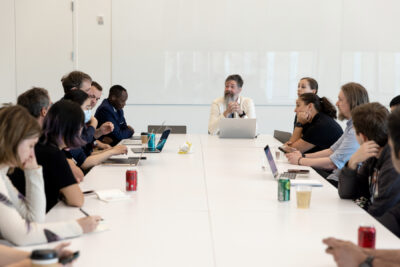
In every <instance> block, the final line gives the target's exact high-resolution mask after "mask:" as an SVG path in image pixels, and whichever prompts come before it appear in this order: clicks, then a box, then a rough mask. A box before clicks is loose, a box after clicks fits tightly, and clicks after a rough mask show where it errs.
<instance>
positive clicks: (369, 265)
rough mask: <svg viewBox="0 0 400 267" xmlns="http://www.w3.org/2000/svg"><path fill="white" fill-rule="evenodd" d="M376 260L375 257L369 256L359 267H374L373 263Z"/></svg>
mask: <svg viewBox="0 0 400 267" xmlns="http://www.w3.org/2000/svg"><path fill="white" fill-rule="evenodd" d="M373 260H374V256H369V257H367V258H366V259H365V261H364V262H362V263H361V264H360V265H359V267H372V261H373Z"/></svg>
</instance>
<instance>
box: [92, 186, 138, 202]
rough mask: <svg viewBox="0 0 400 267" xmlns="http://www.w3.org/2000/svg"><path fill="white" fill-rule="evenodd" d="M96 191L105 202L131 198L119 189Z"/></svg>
mask: <svg viewBox="0 0 400 267" xmlns="http://www.w3.org/2000/svg"><path fill="white" fill-rule="evenodd" d="M95 193H96V195H97V197H98V198H99V199H100V200H103V201H105V202H114V201H121V200H126V199H130V198H131V197H130V196H128V195H127V194H125V193H124V192H122V191H121V190H119V189H110V190H99V191H96V192H95Z"/></svg>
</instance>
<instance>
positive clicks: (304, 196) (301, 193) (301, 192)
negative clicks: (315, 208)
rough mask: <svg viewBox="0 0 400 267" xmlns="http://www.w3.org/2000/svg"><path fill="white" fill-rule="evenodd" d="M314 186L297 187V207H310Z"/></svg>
mask: <svg viewBox="0 0 400 267" xmlns="http://www.w3.org/2000/svg"><path fill="white" fill-rule="evenodd" d="M311 191H312V186H309V185H298V186H297V187H296V197H297V208H299V209H308V208H309V207H310V202H311Z"/></svg>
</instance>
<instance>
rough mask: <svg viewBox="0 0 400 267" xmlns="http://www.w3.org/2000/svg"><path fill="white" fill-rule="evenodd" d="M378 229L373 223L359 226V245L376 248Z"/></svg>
mask: <svg viewBox="0 0 400 267" xmlns="http://www.w3.org/2000/svg"><path fill="white" fill-rule="evenodd" d="M375 238H376V230H375V227H374V226H372V225H361V226H360V227H359V228H358V246H360V247H362V248H375Z"/></svg>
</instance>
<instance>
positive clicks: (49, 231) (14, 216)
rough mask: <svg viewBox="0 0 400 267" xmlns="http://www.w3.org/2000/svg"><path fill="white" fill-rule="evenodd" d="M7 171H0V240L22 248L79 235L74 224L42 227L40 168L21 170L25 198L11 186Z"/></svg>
mask: <svg viewBox="0 0 400 267" xmlns="http://www.w3.org/2000/svg"><path fill="white" fill-rule="evenodd" d="M7 171H8V168H1V169H0V239H6V240H8V241H9V242H12V243H14V244H16V245H20V246H22V245H31V244H39V243H46V242H52V241H57V240H60V239H64V238H67V237H73V236H78V235H81V234H82V228H81V227H80V225H79V224H78V222H77V221H76V220H72V221H68V222H59V223H44V220H45V215H46V196H45V193H44V183H43V174H42V167H39V168H38V169H34V170H25V179H26V190H25V191H26V197H24V196H23V195H22V194H20V193H19V192H18V190H17V189H16V188H15V187H14V186H13V185H12V183H11V181H10V179H9V178H8V176H7Z"/></svg>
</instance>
